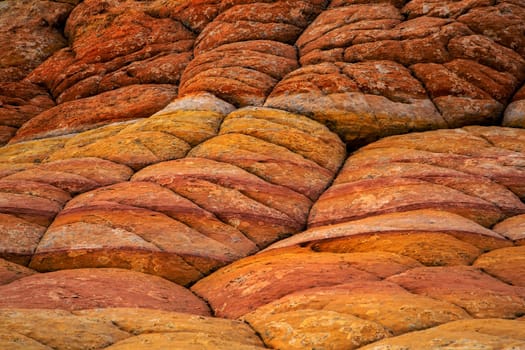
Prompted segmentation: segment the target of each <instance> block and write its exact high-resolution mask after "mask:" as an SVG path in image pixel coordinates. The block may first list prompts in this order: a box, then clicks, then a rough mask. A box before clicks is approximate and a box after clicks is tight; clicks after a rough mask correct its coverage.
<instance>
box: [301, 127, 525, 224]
mask: <svg viewBox="0 0 525 350" xmlns="http://www.w3.org/2000/svg"><path fill="white" fill-rule="evenodd" d="M469 130H472V131H470V132H469ZM483 130H484V129H464V130H463V129H457V130H439V131H432V132H426V133H419V134H411V135H403V136H393V137H390V138H385V139H383V140H380V141H378V142H376V143H373V144H370V145H368V146H366V147H364V148H363V149H361V150H360V151H358V152H356V153H355V154H354V155H352V156H351V157H350V158H349V159H348V160H347V162H346V163H345V165H344V167H343V169H342V170H341V172H340V173H339V175H338V177H337V178H336V179H335V181H334V184H333V185H332V187H330V188H329V189H328V190H327V191H325V192H324V193H323V195H322V196H321V197H320V198H319V200H318V201H317V202H316V203H315V205H314V206H313V208H312V210H311V212H310V217H309V225H310V226H322V225H328V224H334V223H341V222H345V221H351V220H358V219H361V218H364V217H368V216H371V215H379V214H386V213H392V212H404V211H409V210H415V209H438V210H444V211H448V212H452V213H456V214H459V215H462V216H465V217H466V218H469V219H471V220H474V221H476V222H478V223H480V224H482V225H484V226H488V227H490V226H492V225H494V224H496V223H497V222H499V221H501V220H503V219H505V218H508V217H510V216H514V215H517V214H522V213H523V212H524V210H525V205H524V204H523V203H522V202H521V201H520V198H519V197H518V196H520V197H523V187H522V184H523V179H524V176H525V172H524V171H523V170H522V167H521V166H520V164H522V163H523V161H524V160H525V158H524V156H523V153H522V152H515V151H511V150H509V149H507V148H504V147H500V146H498V144H492V143H490V142H489V141H487V139H485V138H484V137H483V135H482V133H483ZM486 130H487V131H489V132H490V130H492V131H496V130H494V129H490V128H487V129H486ZM505 130H506V129H504V130H503V134H502V136H504V131H505ZM518 134H521V131H518ZM478 135H479V136H478ZM445 138H446V139H447V142H446V143H443V140H444V139H445ZM516 195H518V196H516Z"/></svg>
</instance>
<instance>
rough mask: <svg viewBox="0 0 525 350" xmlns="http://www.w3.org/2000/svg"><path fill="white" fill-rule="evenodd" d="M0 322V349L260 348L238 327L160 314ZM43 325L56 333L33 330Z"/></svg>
mask: <svg viewBox="0 0 525 350" xmlns="http://www.w3.org/2000/svg"><path fill="white" fill-rule="evenodd" d="M0 319H1V320H2V325H3V326H4V327H5V328H4V331H3V332H2V337H1V338H0V344H2V346H4V347H9V348H10V349H51V348H52V349H59V350H62V349H64V350H65V349H78V350H81V349H90V348H96V349H129V348H134V349H145V348H146V347H149V348H150V349H151V348H152V347H154V348H184V349H202V348H203V347H207V348H213V349H232V348H234V349H242V350H256V349H264V347H263V346H262V343H261V341H260V340H259V338H258V337H257V336H256V335H255V333H254V332H253V331H252V330H251V329H250V328H249V327H248V326H246V325H245V324H243V323H241V322H238V321H230V320H223V319H218V318H210V317H203V316H192V315H188V314H182V313H178V312H170V311H163V310H154V309H133V308H107V309H86V310H79V311H65V310H46V309H2V310H1V311H0ZM43 324H47V325H48V326H49V327H50V328H53V329H55V332H53V333H49V332H47V331H46V330H42V329H40V330H38V329H37V328H38V327H41V326H42V325H43ZM6 331H9V332H10V333H7V332H6ZM17 346H18V347H17Z"/></svg>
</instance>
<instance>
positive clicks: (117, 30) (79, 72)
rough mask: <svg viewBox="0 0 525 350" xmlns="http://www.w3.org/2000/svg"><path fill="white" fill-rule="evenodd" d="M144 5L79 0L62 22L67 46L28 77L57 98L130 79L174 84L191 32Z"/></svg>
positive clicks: (111, 86)
mask: <svg viewBox="0 0 525 350" xmlns="http://www.w3.org/2000/svg"><path fill="white" fill-rule="evenodd" d="M149 6H150V5H149V4H144V3H141V2H137V1H125V2H123V3H118V4H113V3H108V2H105V3H100V2H98V1H85V2H82V3H81V4H80V5H78V6H77V7H76V8H75V10H74V11H73V12H72V13H71V15H70V16H69V18H68V21H67V24H66V28H65V33H66V35H67V36H68V38H69V41H70V47H69V48H67V49H64V50H62V51H60V52H58V53H57V54H55V55H54V56H52V57H51V58H50V59H49V60H48V61H46V62H45V63H44V64H43V65H41V66H40V67H39V68H37V69H36V70H35V71H34V72H33V73H32V74H31V75H30V76H29V80H30V81H32V82H35V83H38V84H45V85H46V86H47V88H48V89H49V90H50V91H51V92H52V93H53V96H55V97H56V98H57V101H58V102H59V103H63V102H67V101H71V100H75V99H79V98H84V97H89V96H93V95H96V94H98V93H101V92H104V91H108V90H113V89H116V88H120V87H124V86H128V85H133V84H177V83H178V81H179V78H180V75H181V73H182V70H183V69H184V68H185V66H186V65H187V64H188V62H189V61H190V59H191V57H192V55H191V52H190V51H191V48H192V45H193V39H194V35H193V34H192V33H191V32H190V31H189V30H188V29H186V28H185V27H184V26H183V25H182V24H181V23H180V22H178V21H174V20H172V19H170V18H156V17H152V16H150V15H149V14H148V13H147V12H148V8H149ZM151 6H158V4H155V3H153V4H151Z"/></svg>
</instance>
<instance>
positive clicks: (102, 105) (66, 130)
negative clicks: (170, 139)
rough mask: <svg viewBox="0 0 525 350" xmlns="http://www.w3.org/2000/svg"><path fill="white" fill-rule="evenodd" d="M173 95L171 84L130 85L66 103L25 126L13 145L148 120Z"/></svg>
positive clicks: (18, 133)
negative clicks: (122, 122) (116, 123)
mask: <svg viewBox="0 0 525 350" xmlns="http://www.w3.org/2000/svg"><path fill="white" fill-rule="evenodd" d="M174 96H175V91H174V89H173V86H172V85H131V86H127V87H123V88H120V89H117V90H114V91H108V92H105V93H102V94H99V95H96V96H93V97H88V98H84V99H80V100H75V101H70V102H66V103H63V104H60V105H58V106H56V107H54V108H51V109H48V110H47V111H45V112H43V113H40V114H39V115H38V116H36V117H34V118H33V119H31V120H30V121H29V122H27V123H25V124H24V125H23V126H22V127H21V128H20V129H19V131H18V132H17V135H16V136H15V137H14V138H13V139H12V140H11V142H13V143H14V142H20V141H27V140H33V139H38V138H44V137H50V136H58V135H65V134H71V133H75V132H79V131H85V130H89V129H93V128H95V127H97V126H101V125H105V124H109V123H112V122H116V121H123V120H130V119H137V118H143V117H149V116H150V115H152V114H153V113H155V112H157V111H158V110H160V109H162V108H163V107H164V106H165V105H167V104H168V102H169V101H170V100H171V99H172V98H173V97H174ZM94 107H96V108H95V111H96V112H93V108H94Z"/></svg>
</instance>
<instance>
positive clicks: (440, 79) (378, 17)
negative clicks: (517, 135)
mask: <svg viewBox="0 0 525 350" xmlns="http://www.w3.org/2000/svg"><path fill="white" fill-rule="evenodd" d="M402 4H403V2H402V3H399V2H397V3H396V2H372V3H370V2H366V3H363V2H361V1H357V2H356V1H350V2H348V1H347V2H345V1H342V2H332V3H331V4H330V6H329V8H328V9H327V10H325V11H323V12H322V13H321V14H320V15H319V16H318V17H317V18H316V19H315V20H314V21H313V22H312V23H311V24H310V25H309V26H308V27H307V28H306V30H304V32H303V33H302V34H301V36H300V37H299V38H298V40H297V42H296V45H297V47H298V49H299V61H300V63H301V64H302V65H303V67H302V68H300V69H299V70H296V71H294V72H292V73H291V74H289V75H287V76H286V77H285V78H284V79H283V80H282V81H281V82H280V83H279V84H277V86H276V87H275V88H274V90H273V91H272V93H271V94H270V96H269V98H268V99H267V101H266V105H267V106H272V107H278V108H283V109H286V110H289V111H293V112H299V113H303V114H306V115H310V116H312V117H313V118H315V119H318V120H322V121H323V122H324V123H326V124H327V125H330V126H332V127H333V130H336V131H338V132H339V134H340V135H342V136H343V137H344V139H345V140H346V141H350V142H356V143H357V144H360V143H363V142H370V141H372V140H374V138H377V137H382V136H387V135H392V134H397V133H404V132H408V131H413V130H427V129H435V128H443V127H460V126H464V125H470V124H492V123H496V122H498V121H499V120H500V118H501V116H502V114H503V111H504V109H505V105H506V104H507V103H508V101H509V99H510V98H511V97H512V94H513V93H514V91H515V90H516V89H517V88H518V87H519V86H520V85H521V84H522V83H523V79H525V58H524V57H523V49H522V47H523V45H520V44H521V43H522V41H523V39H522V35H521V33H522V32H523V23H524V20H525V10H524V8H523V7H522V6H520V5H519V4H511V3H506V2H504V3H500V4H497V5H495V4H494V2H492V1H486V0H474V1H447V2H445V3H443V2H435V1H431V2H428V1H410V2H408V4H406V6H405V7H404V8H403V9H399V6H400V5H402ZM403 16H408V19H406V20H405V19H404V17H403ZM379 60H382V61H386V62H389V64H390V65H395V64H401V65H403V66H405V67H406V68H405V69H406V72H407V73H405V75H406V76H408V77H409V78H411V79H412V80H414V81H415V82H414V83H411V84H409V86H413V87H418V86H421V85H420V84H421V83H422V86H424V89H423V88H420V91H422V96H421V94H420V96H417V97H416V99H417V102H419V103H415V101H413V100H414V97H413V96H412V101H410V102H408V101H406V100H405V101H399V100H398V99H394V101H393V102H397V104H396V103H388V99H389V98H390V99H391V98H392V93H391V90H394V91H395V90H399V88H398V86H402V85H403V83H402V80H405V81H408V80H407V79H406V78H404V79H403V76H404V75H403V74H400V73H399V69H398V70H397V71H398V72H396V73H395V75H394V74H392V73H391V72H387V73H388V74H389V75H390V76H391V77H392V78H394V79H392V80H391V79H390V77H388V76H385V75H384V73H385V72H384V70H385V68H384V67H383V69H380V70H377V71H376V72H374V71H373V69H372V70H369V72H368V74H366V73H365V74H363V75H364V77H359V74H355V73H353V74H352V73H350V74H348V72H346V71H345V72H343V73H342V72H339V70H340V69H341V68H340V67H349V66H350V67H359V65H355V63H359V64H373V63H374V61H379ZM343 62H347V63H343ZM348 63H354V64H353V65H348ZM383 66H384V64H383ZM314 67H315V69H314ZM360 68H361V67H359V68H357V70H358V71H359V69H360ZM346 70H347V71H352V70H356V68H347V69H346ZM345 74H346V75H348V76H345ZM367 80H369V81H367ZM418 80H419V82H418ZM314 82H315V83H314ZM356 92H361V93H362V94H364V96H363V95H362V94H356ZM397 92H399V91H397ZM369 94H371V95H380V96H383V97H386V98H387V100H386V101H381V100H380V99H378V98H375V99H372V97H370V96H368V95H369ZM394 95H395V94H394ZM396 97H398V98H399V96H396ZM405 97H406V96H405ZM429 98H430V99H431V100H432V102H430V101H429ZM424 101H425V102H426V103H423V102H424ZM399 102H404V104H399ZM375 106H378V107H377V108H376V107H375ZM436 107H437V108H436ZM354 124H355V126H354Z"/></svg>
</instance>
